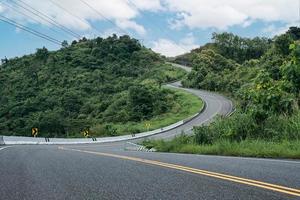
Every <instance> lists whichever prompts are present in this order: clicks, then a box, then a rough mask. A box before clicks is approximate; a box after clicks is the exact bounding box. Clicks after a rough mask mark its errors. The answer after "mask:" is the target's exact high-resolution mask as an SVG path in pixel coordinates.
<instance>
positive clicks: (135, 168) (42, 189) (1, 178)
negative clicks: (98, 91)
mask: <svg viewBox="0 0 300 200" xmlns="http://www.w3.org/2000/svg"><path fill="white" fill-rule="evenodd" d="M178 84H179V83H178V82H177V83H173V85H175V86H178ZM186 90H189V91H190V92H193V93H194V94H196V95H198V96H201V98H203V99H204V100H205V101H206V102H207V105H206V106H207V107H206V109H205V111H204V112H203V113H202V114H201V115H199V116H198V117H197V118H194V119H193V120H191V121H190V122H188V123H186V124H185V125H183V126H182V127H180V129H173V130H171V131H167V132H165V133H162V134H159V135H155V136H152V138H167V139H168V138H171V137H173V136H174V135H176V134H180V130H185V131H188V130H189V129H190V128H191V127H192V126H193V125H197V124H203V123H209V122H210V121H211V119H212V118H213V117H215V116H216V115H217V114H221V115H226V114H228V113H229V112H230V110H231V108H232V105H231V102H230V101H229V100H227V99H226V98H224V97H222V96H220V95H218V94H214V93H209V92H206V91H199V90H191V89H186ZM126 145H127V144H126V143H125V142H115V143H106V144H97V145H93V144H88V145H60V146H59V145H15V146H0V200H2V199H3V200H10V199H13V200H14V199H16V200H17V199H23V200H27V199H28V200H31V199H34V200H35V199H41V200H48V199H49V200H56V199H64V200H65V199H100V200H102V199H120V200H126V199H128V200H132V199H143V200H144V199H162V200H168V199H170V200H176V199H179V200H182V199H183V200H185V199H187V200H189V199H208V200H212V199H214V200H215V199H220V200H226V199H241V200H247V199H249V200H250V199H259V200H261V199H263V200H269V199H272V200H273V199H274V200H277V199H278V200H279V199H300V161H299V160H274V159H254V158H236V157H221V156H204V155H186V154H185V155H184V154H171V153H152V152H139V151H126V150H124V149H125V147H126Z"/></svg>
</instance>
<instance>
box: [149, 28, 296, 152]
mask: <svg viewBox="0 0 300 200" xmlns="http://www.w3.org/2000/svg"><path fill="white" fill-rule="evenodd" d="M299 39H300V28H297V27H291V28H290V29H289V31H287V32H286V33H285V34H283V35H280V36H276V37H274V38H273V39H267V38H258V37H256V38H254V39H249V38H241V37H239V36H235V35H233V34H231V33H221V34H213V42H212V43H209V44H207V45H204V46H203V47H201V48H199V49H195V50H193V51H192V52H191V53H189V54H185V55H183V58H181V56H179V57H178V58H175V61H176V62H178V63H182V62H183V61H185V62H188V63H189V64H190V65H191V66H192V67H193V70H192V72H191V73H189V74H188V75H187V76H186V77H185V78H184V81H183V84H184V85H185V86H188V87H194V88H201V89H206V90H212V91H218V92H222V93H226V94H228V95H230V96H231V97H232V98H234V99H235V102H236V104H237V105H236V107H237V112H236V113H235V114H234V115H232V116H231V117H229V118H218V119H217V120H216V121H215V122H213V123H212V124H210V125H209V126H201V127H195V128H194V135H193V136H191V137H183V136H182V137H180V138H176V139H174V140H173V141H170V142H162V141H148V142H146V143H147V144H148V145H149V144H151V145H154V146H155V148H157V149H158V150H162V151H171V152H190V153H208V154H221V155H243V156H263V157H289V158H300V149H299V147H296V145H299V143H300V111H299V106H300V41H299ZM163 145H166V146H167V147H168V148H167V147H166V148H163V147H162V146H163Z"/></svg>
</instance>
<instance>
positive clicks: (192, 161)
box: [0, 143, 300, 200]
mask: <svg viewBox="0 0 300 200" xmlns="http://www.w3.org/2000/svg"><path fill="white" fill-rule="evenodd" d="M120 156H127V157H120ZM138 158H142V159H140V160H138ZM157 161H160V162H159V163H158V162H157ZM161 163H163V164H161ZM170 164H176V167H173V165H171V166H169V165H170ZM179 166H180V167H179ZM183 167H189V168H192V169H194V170H186V171H185V168H183ZM196 169H198V170H199V169H201V170H206V171H209V172H218V173H222V174H226V175H232V176H235V177H242V178H246V179H247V180H248V179H251V180H257V181H263V182H266V183H270V184H276V185H280V186H285V187H289V188H294V189H297V188H298V191H299V188H300V162H299V161H288V160H268V159H246V158H234V157H219V156H200V155H181V154H167V153H150V152H135V151H124V150H123V148H122V145H120V144H119V143H113V144H102V145H87V146H83V145H79V146H74V145H66V146H55V145H31V146H26V145H20V146H12V147H9V148H6V149H2V150H0V180H1V181H0V199H3V200H6V199H24V200H25V199H26V200H27V199H28V200H29V199H45V200H47V199H49V200H55V199H122V200H124V199H170V200H175V199H220V200H221V199H222V200H223V199H243V200H245V199H266V200H268V199H299V198H300V191H299V193H296V192H293V193H295V194H289V193H290V192H289V191H290V190H286V189H284V190H283V192H282V191H274V190H273V189H274V188H273V189H272V187H271V189H270V188H267V189H266V188H263V187H261V185H260V184H259V185H258V186H256V185H254V186H253V185H248V184H247V182H245V183H244V182H241V183H239V182H235V181H234V179H233V180H231V179H229V180H227V179H222V177H221V178H220V177H218V176H216V177H215V176H211V175H210V174H206V173H207V172H205V173H202V174H201V173H200V174H199V173H197V172H196V171H195V170H196ZM275 189H276V188H275ZM297 194H299V196H297Z"/></svg>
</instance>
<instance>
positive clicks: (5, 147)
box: [0, 146, 11, 151]
mask: <svg viewBox="0 0 300 200" xmlns="http://www.w3.org/2000/svg"><path fill="white" fill-rule="evenodd" d="M9 147H11V146H7V147H2V148H0V151H1V150H4V149H7V148H9Z"/></svg>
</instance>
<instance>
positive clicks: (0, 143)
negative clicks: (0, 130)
mask: <svg viewBox="0 0 300 200" xmlns="http://www.w3.org/2000/svg"><path fill="white" fill-rule="evenodd" d="M0 145H4V140H3V136H0Z"/></svg>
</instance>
